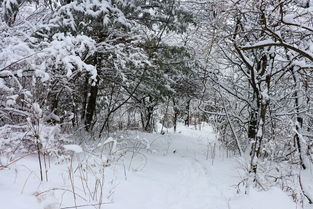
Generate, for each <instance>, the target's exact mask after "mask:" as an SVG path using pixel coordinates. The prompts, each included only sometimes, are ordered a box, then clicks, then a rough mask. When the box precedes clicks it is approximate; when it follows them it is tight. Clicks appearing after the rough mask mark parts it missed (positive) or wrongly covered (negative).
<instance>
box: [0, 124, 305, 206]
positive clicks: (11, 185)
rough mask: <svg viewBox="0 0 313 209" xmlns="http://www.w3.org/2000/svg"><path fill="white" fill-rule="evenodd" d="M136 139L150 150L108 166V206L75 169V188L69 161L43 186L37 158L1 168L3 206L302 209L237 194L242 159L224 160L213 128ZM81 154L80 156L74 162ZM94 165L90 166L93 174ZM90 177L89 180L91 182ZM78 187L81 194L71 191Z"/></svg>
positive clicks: (283, 199) (278, 196) (282, 197)
mask: <svg viewBox="0 0 313 209" xmlns="http://www.w3.org/2000/svg"><path fill="white" fill-rule="evenodd" d="M132 134H134V136H136V135H138V137H139V138H142V139H144V140H146V141H147V143H148V144H149V145H150V147H149V149H147V150H141V151H138V150H137V152H136V153H135V154H134V155H133V154H132V153H130V154H128V155H127V156H126V157H124V158H121V159H120V160H118V161H117V163H113V164H112V165H111V166H109V167H106V168H105V170H104V174H105V175H103V176H102V177H103V178H102V177H101V176H100V177H101V178H100V179H102V180H104V181H103V182H104V184H103V185H102V186H103V191H104V192H103V193H101V195H100V196H102V197H103V201H99V198H98V199H97V198H92V197H91V196H92V195H90V194H99V193H97V192H94V193H93V192H92V191H95V190H97V189H99V188H96V189H95V187H92V186H90V188H86V186H83V183H82V182H83V181H84V180H86V179H83V178H82V176H80V177H79V175H78V173H79V171H80V170H79V169H76V171H75V169H74V171H73V172H72V173H73V175H74V176H75V178H73V179H72V183H71V181H70V180H69V179H70V178H69V172H68V168H70V166H69V163H60V164H57V165H54V164H53V163H51V166H50V168H49V170H48V177H49V181H48V182H43V183H40V180H39V172H38V162H37V158H36V157H35V156H33V157H29V158H25V159H23V160H21V161H18V162H17V163H16V164H14V165H12V166H11V167H10V168H8V169H4V170H2V171H0V209H69V208H75V204H76V206H77V208H79V209H80V208H83V209H91V208H100V207H99V203H105V204H101V208H103V209H296V208H297V207H296V205H295V204H294V203H293V201H292V199H291V197H289V196H288V195H287V194H286V193H284V192H282V191H281V190H279V189H278V188H277V189H276V188H273V189H272V190H270V191H267V192H256V191H254V190H252V191H251V192H250V193H249V195H245V194H242V193H241V194H237V193H236V186H235V185H236V184H238V182H239V181H240V175H239V173H240V170H239V168H238V167H239V164H238V161H237V160H236V159H235V158H226V153H225V151H224V150H223V149H222V148H221V146H219V145H218V144H217V143H216V142H215V135H214V132H213V130H212V128H211V127H210V126H204V127H202V129H201V130H194V127H190V128H188V127H184V126H179V128H178V131H177V133H173V132H166V133H165V134H164V135H160V134H147V133H140V132H138V133H135V132H132ZM214 144H215V152H216V154H215V156H214V153H213V148H214ZM75 150H77V149H75ZM83 154H85V153H79V156H78V157H77V158H75V161H78V159H81V158H82V156H81V155H83ZM74 164H75V163H73V167H75V166H74ZM90 164H93V163H92V162H91V161H90ZM96 165H97V163H96V162H95V163H94V165H90V169H91V170H89V171H90V172H91V173H92V166H96ZM92 176H93V175H89V177H88V178H89V179H91V180H89V181H90V182H91V183H90V184H89V185H91V184H92V181H93V180H92V178H91V177H92ZM94 176H97V173H96V174H94ZM79 178H80V179H79ZM84 178H87V177H86V175H85V176H84ZM86 181H87V180H86ZM73 188H74V191H75V194H76V197H74V195H73V192H71V191H73ZM74 198H75V199H76V201H75V200H74ZM91 199H93V200H91ZM75 202H76V203H75ZM298 208H299V207H298Z"/></svg>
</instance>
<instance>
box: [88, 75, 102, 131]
mask: <svg viewBox="0 0 313 209" xmlns="http://www.w3.org/2000/svg"><path fill="white" fill-rule="evenodd" d="M98 81H99V79H97V82H96V84H95V85H94V86H91V87H90V92H89V98H88V103H87V109H86V119H85V129H86V131H88V132H90V131H91V129H92V120H93V116H94V114H95V112H96V106H97V96H98Z"/></svg>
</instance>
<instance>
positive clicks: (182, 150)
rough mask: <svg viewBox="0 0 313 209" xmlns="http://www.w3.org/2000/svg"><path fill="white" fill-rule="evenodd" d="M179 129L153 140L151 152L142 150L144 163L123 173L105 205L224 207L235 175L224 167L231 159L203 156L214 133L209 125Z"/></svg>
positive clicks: (114, 207) (153, 208) (159, 208)
mask: <svg viewBox="0 0 313 209" xmlns="http://www.w3.org/2000/svg"><path fill="white" fill-rule="evenodd" d="M182 128H183V127H182ZM179 132H180V133H177V134H169V135H166V136H162V137H160V138H159V139H156V140H155V141H154V143H153V144H152V145H151V149H152V150H153V152H151V153H145V156H146V157H147V164H146V166H145V167H144V168H143V169H141V170H140V171H136V172H133V171H132V172H128V173H127V181H125V182H121V183H120V185H119V186H118V187H117V190H116V192H115V193H116V195H115V198H114V203H113V204H112V205H108V206H107V207H106V208H109V209H121V208H125V207H126V206H127V208H128V209H138V208H140V209H205V208H210V209H227V208H228V205H227V204H228V196H229V194H233V190H234V188H233V187H232V184H233V182H235V181H234V177H235V176H236V172H235V171H229V170H228V168H229V167H233V166H230V165H231V164H232V163H233V162H234V161H233V160H227V159H225V160H223V163H218V164H215V163H213V165H212V160H211V159H208V160H206V154H207V144H208V140H211V141H213V139H214V137H215V136H214V134H213V132H212V130H211V129H210V127H207V129H205V130H202V131H195V130H191V129H189V128H184V129H183V130H179ZM154 137H156V135H154ZM174 150H175V151H176V152H175V153H173V151H174ZM137 161H138V162H136V161H135V162H133V165H136V164H138V165H139V164H140V158H139V159H137ZM222 165H223V166H222Z"/></svg>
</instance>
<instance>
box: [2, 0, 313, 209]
mask: <svg viewBox="0 0 313 209" xmlns="http://www.w3.org/2000/svg"><path fill="white" fill-rule="evenodd" d="M0 40H1V41H0V173H1V172H4V171H5V170H7V169H9V168H10V167H11V166H12V165H14V164H15V163H16V162H17V161H19V160H20V159H22V158H24V157H25V156H29V155H34V156H37V158H38V160H39V165H40V179H41V181H48V176H47V168H46V160H47V158H49V159H50V158H51V159H52V158H53V159H63V158H64V156H65V158H67V157H66V156H67V150H66V145H73V144H75V145H77V146H79V148H82V149H83V150H84V151H85V150H90V149H91V148H93V147H97V146H99V144H101V143H102V145H103V146H104V145H106V146H104V147H105V148H104V150H105V152H106V153H107V155H111V154H112V149H115V147H116V146H117V147H120V148H123V149H125V150H127V147H128V145H129V143H135V142H133V141H132V140H133V139H127V140H128V141H127V140H126V139H125V140H122V138H123V137H120V138H119V137H117V135H118V136H120V133H125V131H139V132H141V133H143V132H145V133H158V134H159V135H160V134H162V135H164V134H165V135H166V134H167V130H169V129H173V131H174V132H176V131H177V127H178V126H179V125H180V124H183V125H184V126H187V127H188V126H189V127H194V128H195V129H201V124H203V123H206V124H210V126H211V127H212V128H213V130H214V132H215V133H216V137H217V141H218V143H219V144H221V146H222V147H223V148H224V149H225V150H227V153H228V154H227V155H229V156H231V157H237V158H240V159H244V160H242V161H241V165H240V166H241V168H242V169H243V170H244V171H245V172H244V175H243V176H242V178H241V179H240V181H238V182H235V184H236V185H237V189H238V191H239V190H240V192H242V193H247V192H248V190H249V188H255V189H257V190H260V191H261V190H262V191H267V190H269V189H270V188H272V187H279V188H280V189H281V190H282V191H284V192H286V193H287V194H288V195H289V196H290V197H292V200H293V201H294V202H296V203H297V204H299V205H301V207H305V206H306V205H310V204H312V203H313V192H312V189H313V187H308V186H307V183H306V182H307V180H305V178H306V174H307V173H310V172H311V173H312V171H311V169H312V168H313V167H312V163H313V109H312V108H311V105H312V104H313V103H312V102H313V1H312V0H241V1H240V0H239V1H235V0H234V1H229V0H191V1H189V0H48V1H46V0H0ZM130 138H131V137H130ZM125 141H126V142H125ZM136 143H137V142H136ZM125 144H126V145H125ZM138 147H140V146H139V145H138ZM74 151H77V149H74ZM174 151H175V150H174ZM125 152H127V151H125ZM102 154H103V150H102V152H101V155H102ZM113 155H114V154H112V156H113ZM117 158H119V157H117V156H115V157H108V158H107V159H106V163H107V165H106V166H110V165H111V164H113V163H114V162H113V161H118V159H117ZM45 169H46V171H45ZM310 181H312V179H311V180H310ZM73 188H74V187H73ZM73 193H74V192H73ZM74 194H75V193H74ZM74 197H75V195H74ZM75 198H76V197H75ZM0 204H1V203H0ZM76 208H77V206H76ZM103 208H105V206H103ZM191 209H192V208H191Z"/></svg>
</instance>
